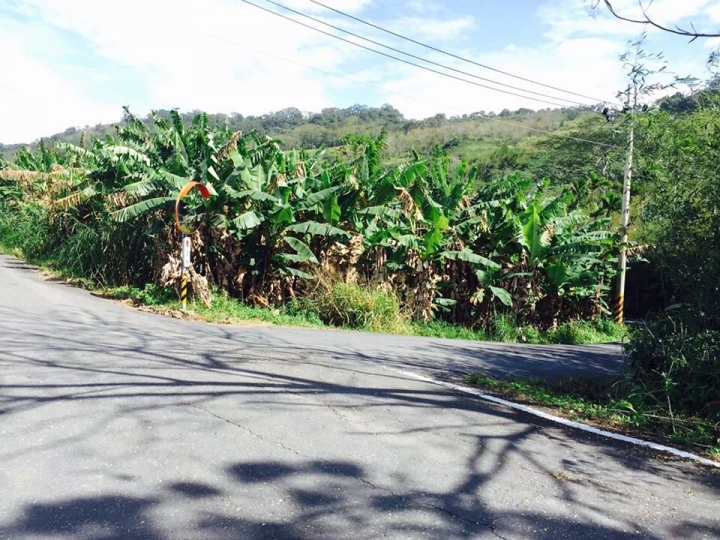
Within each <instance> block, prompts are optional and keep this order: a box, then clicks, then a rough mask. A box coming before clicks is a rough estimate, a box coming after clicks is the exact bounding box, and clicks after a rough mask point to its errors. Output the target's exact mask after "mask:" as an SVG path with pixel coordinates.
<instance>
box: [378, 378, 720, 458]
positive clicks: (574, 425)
mask: <svg viewBox="0 0 720 540" xmlns="http://www.w3.org/2000/svg"><path fill="white" fill-rule="evenodd" d="M383 367H384V368H385V369H387V370H389V371H394V372H395V373H399V374H401V375H405V376H406V377H412V378H413V379H417V380H419V381H423V382H426V383H430V384H434V385H437V386H444V387H445V388H450V389H451V390H456V391H458V392H462V393H464V394H470V395H472V396H475V397H478V398H480V399H483V400H486V401H491V402H493V403H497V404H499V405H504V406H505V407H509V408H511V409H515V410H516V411H522V412H524V413H528V414H531V415H533V416H538V417H540V418H543V419H545V420H549V421H551V422H555V423H558V424H562V425H564V426H567V427H571V428H574V429H579V430H581V431H586V432H588V433H593V434H595V435H600V436H602V437H607V438H608V439H614V440H616V441H623V442H626V443H630V444H634V445H637V446H645V447H647V448H652V449H653V450H657V451H658V452H665V453H667V454H672V455H673V456H677V457H680V458H684V459H689V460H692V461H695V462H697V463H702V464H703V465H708V466H710V467H717V468H720V463H718V462H717V461H713V460H711V459H707V458H704V457H702V456H698V455H696V454H691V453H690V452H683V451H682V450H678V449H676V448H672V447H670V446H664V445H662V444H657V443H654V442H649V441H643V440H642V439H635V438H634V437H627V436H625V435H620V434H619V433H612V432H610V431H605V430H602V429H598V428H594V427H592V426H588V425H585V424H581V423H579V422H573V421H572V420H568V419H566V418H561V417H559V416H554V415H552V414H548V413H544V412H542V411H538V410H537V409H533V408H531V407H527V406H525V405H520V404H519V403H513V402H512V401H507V400H505V399H501V398H499V397H495V396H491V395H488V394H484V393H482V392H480V391H479V390H475V389H474V388H469V387H467V386H462V385H459V384H455V383H449V382H445V381H440V380H437V379H433V378H431V377H425V376H424V375H418V374H417V373H412V372H410V371H404V370H401V369H396V368H392V367H388V366H383Z"/></svg>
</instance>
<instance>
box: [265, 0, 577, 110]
mask: <svg viewBox="0 0 720 540" xmlns="http://www.w3.org/2000/svg"><path fill="white" fill-rule="evenodd" d="M265 1H266V2H267V3H269V4H272V5H274V6H277V7H279V8H282V9H285V10H287V11H290V12H291V13H295V14H296V15H300V16H301V17H304V18H305V19H309V20H311V21H314V22H316V23H320V24H322V25H325V26H327V27H329V28H332V29H334V30H337V31H339V32H343V33H345V34H347V35H350V36H353V37H356V38H358V39H362V40H363V41H367V42H368V43H372V44H373V45H377V46H379V47H383V48H384V49H388V50H390V51H393V52H396V53H400V54H403V55H405V56H407V57H410V58H413V59H415V60H420V61H421V62H426V63H428V64H431V65H433V66H437V67H440V68H442V69H446V70H448V71H453V72H455V73H460V74H461V75H466V76H468V77H472V78H474V79H478V80H480V81H485V82H489V83H492V84H497V85H499V86H504V87H506V88H511V89H513V90H519V91H520V92H525V93H527V94H533V95H536V96H541V97H546V98H550V99H554V100H559V101H565V102H567V103H572V104H573V105H574V106H577V105H580V106H582V107H588V105H587V104H586V103H582V102H580V101H575V100H572V99H566V98H563V97H558V96H551V95H549V94H543V93H542V92H535V91H534V90H528V89H526V88H522V87H519V86H513V85H511V84H507V83H504V82H500V81H496V80H493V79H488V78H486V77H481V76H480V75H476V74H475V73H470V72H468V71H463V70H461V69H456V68H454V67H451V66H448V65H445V64H441V63H440V62H435V61H433V60H428V59H427V58H423V57H422V56H417V55H415V54H412V53H409V52H406V51H403V50H401V49H398V48H396V47H393V46H391V45H387V44H385V43H382V42H379V41H375V40H374V39H370V38H368V37H365V36H362V35H360V34H356V33H354V32H351V31H350V30H346V29H344V28H342V27H339V26H335V25H333V24H330V23H328V22H325V21H323V20H322V19H318V18H317V17H313V16H312V15H308V14H307V13H303V12H302V11H298V10H296V9H293V8H291V7H288V6H285V5H283V4H281V3H280V2H276V1H275V0H265ZM565 107H566V108H569V107H567V106H565ZM574 108H578V107H574Z"/></svg>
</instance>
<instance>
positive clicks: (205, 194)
mask: <svg viewBox="0 0 720 540" xmlns="http://www.w3.org/2000/svg"><path fill="white" fill-rule="evenodd" d="M194 187H196V188H197V189H198V191H199V192H200V195H202V196H203V198H205V199H209V198H210V191H208V188H207V186H205V184H201V183H200V182H188V183H187V184H185V186H183V188H182V189H181V190H180V193H178V196H177V200H176V201H175V225H176V226H177V228H178V230H179V231H180V232H182V233H184V234H192V233H193V232H194V231H193V230H192V229H188V228H186V227H184V226H183V225H182V223H180V201H181V200H182V199H184V198H185V196H187V194H188V193H190V191H191V190H192V189H193V188H194Z"/></svg>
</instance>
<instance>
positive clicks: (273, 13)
mask: <svg viewBox="0 0 720 540" xmlns="http://www.w3.org/2000/svg"><path fill="white" fill-rule="evenodd" d="M240 1H241V2H244V3H245V4H248V5H250V6H253V7H256V8H258V9H261V10H263V11H266V12H268V13H271V14H272V15H275V16H277V17H282V18H283V19H286V20H288V21H291V22H294V23H295V24H299V25H300V26H304V27H306V28H309V29H311V30H314V31H316V32H320V33H321V34H325V35H326V36H330V37H332V38H335V39H338V40H340V41H344V42H345V43H349V44H350V45H354V46H355V47H360V48H361V49H365V50H367V51H370V52H374V53H375V54H379V55H381V56H385V57H387V58H392V59H393V60H397V61H398V62H402V63H403V64H408V65H410V66H415V67H417V68H420V69H424V70H425V71H429V72H431V73H436V74H438V75H442V76H444V77H449V78H451V79H455V80H457V81H462V82H464V83H467V84H472V85H474V86H479V87H480V88H487V89H489V90H494V91H496V92H501V93H503V94H508V95H511V96H516V97H521V98H524V99H530V100H532V101H538V102H540V103H546V104H548V105H555V106H556V107H561V108H568V107H567V106H566V105H563V104H562V103H557V102H554V101H548V100H545V99H540V98H534V97H531V96H524V95H522V94H516V93H515V92H509V91H507V90H502V89H500V88H493V87H492V86H487V85H486V84H481V83H478V82H475V81H468V80H467V79H463V78H462V77H458V76H456V75H451V74H450V73H445V72H442V71H438V70H437V69H433V68H430V67H427V66H423V65H420V64H416V63H414V62H410V61H409V60H405V59H403V58H398V57H397V56H393V55H391V54H387V53H384V52H382V51H378V50H377V49H373V48H372V47H366V46H365V45H361V44H360V43H355V42H354V41H350V40H349V39H345V38H343V37H340V36H337V35H335V34H332V33H330V32H326V31H325V30H321V29H320V28H316V27H314V26H311V25H309V24H305V23H304V22H302V21H298V20H297V19H293V18H292V17H288V16H287V15H283V14H282V13H278V12H277V11H273V10H272V9H269V8H266V7H263V6H259V5H257V4H255V3H253V2H250V0H240Z"/></svg>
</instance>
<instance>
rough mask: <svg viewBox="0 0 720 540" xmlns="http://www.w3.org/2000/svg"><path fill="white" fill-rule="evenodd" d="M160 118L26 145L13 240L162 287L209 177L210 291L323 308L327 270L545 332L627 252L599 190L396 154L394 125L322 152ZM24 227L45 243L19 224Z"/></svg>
mask: <svg viewBox="0 0 720 540" xmlns="http://www.w3.org/2000/svg"><path fill="white" fill-rule="evenodd" d="M153 122H154V124H153V126H152V129H151V127H150V126H148V125H146V124H145V123H144V122H142V121H140V120H139V119H137V118H135V117H133V116H132V115H131V114H130V113H129V112H128V113H126V119H125V123H124V125H123V126H122V127H120V128H119V130H118V137H117V139H106V140H103V141H100V140H96V141H95V142H94V143H93V144H92V146H91V147H90V148H83V147H79V146H74V145H69V144H65V143H57V144H56V145H55V147H54V148H53V149H52V150H49V149H47V148H45V147H44V146H41V147H39V148H38V151H37V152H36V153H35V154H30V153H29V152H26V151H21V152H19V153H18V155H17V156H16V158H15V162H14V164H13V167H12V168H8V169H6V171H4V174H3V176H4V178H6V179H8V180H9V182H10V184H9V185H10V186H14V187H13V188H12V189H15V190H16V193H19V195H17V196H16V197H8V198H6V201H7V202H6V205H7V206H8V208H9V209H10V210H11V211H10V212H8V214H7V215H8V217H7V218H6V223H5V229H6V230H7V231H8V232H7V233H6V235H5V236H6V238H8V237H10V236H11V235H12V234H16V235H19V237H18V241H19V242H20V243H21V244H22V245H21V247H22V248H23V250H24V251H25V252H26V253H27V254H28V255H30V256H33V255H36V254H43V253H44V254H52V255H53V257H54V258H55V259H56V260H57V262H58V263H59V264H60V265H61V266H62V267H64V268H67V269H69V270H70V271H72V272H73V273H75V274H78V275H84V276H90V277H92V278H93V279H95V280H96V281H98V282H100V283H107V284H122V285H125V284H127V285H136V286H143V285H144V284H145V283H147V282H159V281H161V278H162V275H163V274H166V275H167V274H168V273H169V274H173V272H175V274H174V275H176V274H177V272H176V269H173V268H172V266H173V265H177V260H176V259H175V258H174V257H173V254H174V252H175V251H176V246H177V240H178V239H177V233H176V232H175V230H174V228H173V226H172V220H171V215H170V213H169V212H167V211H166V210H165V209H166V208H167V207H168V206H169V205H170V204H171V203H172V202H173V201H174V199H175V194H176V193H177V191H178V190H179V189H180V187H181V186H182V185H184V184H185V183H186V182H187V181H188V180H189V179H197V180H201V181H202V182H204V183H205V184H207V185H208V186H210V187H211V190H212V192H213V197H211V198H210V199H208V200H203V199H190V201H189V203H188V206H189V208H188V209H187V210H188V211H187V213H188V214H189V215H191V216H194V219H195V221H196V222H197V223H196V225H197V226H198V227H199V228H198V232H197V233H196V234H195V237H194V240H195V245H196V246H197V247H198V248H199V249H197V252H196V254H195V266H196V268H200V269H202V272H201V274H203V276H204V277H201V276H199V275H196V276H195V277H197V279H196V280H194V282H193V285H194V286H195V287H196V288H207V287H206V285H205V280H207V281H208V282H209V286H217V287H219V288H220V289H222V290H224V291H226V292H228V293H229V294H230V295H231V296H234V297H238V298H241V299H244V300H246V301H248V302H250V303H253V304H259V305H264V306H268V305H275V306H279V305H284V304H285V303H287V302H288V301H289V300H290V299H293V298H295V297H297V296H310V297H312V298H314V299H315V300H316V302H317V303H318V306H319V307H320V308H322V306H323V305H324V303H323V299H324V298H325V297H326V296H327V293H323V291H322V287H321V288H318V287H317V286H316V285H315V283H321V284H322V283H326V282H330V283H331V285H330V290H331V291H335V290H336V289H335V288H334V287H335V286H334V285H332V284H334V283H337V282H342V283H362V284H369V285H370V286H371V287H373V288H385V289H387V290H388V291H392V293H393V295H394V296H395V297H396V298H397V301H398V302H399V303H400V304H401V305H402V306H403V310H404V312H405V313H406V314H407V315H408V316H409V317H410V318H412V319H416V320H429V319H431V318H433V317H435V316H436V315H439V316H441V317H442V318H444V319H445V320H448V321H450V322H456V323H462V324H466V325H469V326H473V327H479V328H487V327H488V325H489V324H491V321H492V317H493V314H494V313H495V312H497V311H502V312H505V313H508V314H512V315H513V316H514V317H515V318H516V319H517V320H518V321H519V322H522V323H525V324H535V325H538V326H540V327H549V326H554V325H555V324H556V323H558V322H563V321H568V320H573V319H577V318H579V317H583V318H587V319H595V318H598V317H599V316H600V315H602V314H603V313H604V312H607V302H606V300H607V295H606V294H605V293H606V291H607V290H608V289H609V283H610V280H611V279H612V276H613V274H614V270H613V257H614V250H615V249H616V248H615V244H614V240H613V235H612V233H611V231H610V229H609V218H607V217H604V216H595V217H593V216H590V215H589V214H588V213H587V212H586V211H585V210H584V207H587V198H588V197H587V194H586V193H584V194H583V195H582V196H578V195H576V194H573V193H572V190H571V189H569V187H567V186H561V185H551V183H550V182H549V181H548V180H540V181H535V180H532V179H530V178H529V177H527V176H521V175H508V176H504V177H500V178H497V179H494V180H492V181H489V182H485V181H482V180H481V179H480V178H479V173H478V168H477V167H475V166H472V165H470V164H469V163H466V162H462V163H460V164H458V166H455V167H453V166H452V165H451V163H450V160H449V159H448V157H447V156H446V155H445V154H444V153H443V152H442V151H441V150H440V149H436V150H435V152H434V153H433V154H432V155H431V156H429V157H427V158H425V159H422V158H420V157H419V156H416V157H414V158H413V159H411V160H409V161H408V162H406V163H404V164H402V165H398V166H385V165H384V164H383V152H384V150H385V147H386V138H385V135H384V134H381V135H380V136H378V137H365V136H357V137H354V138H352V139H351V140H350V141H348V143H347V145H346V146H347V147H348V148H347V151H348V153H350V154H352V157H349V158H345V159H343V158H339V157H335V158H329V159H324V158H323V155H322V152H308V151H299V152H298V151H283V150H282V149H281V148H280V145H279V144H278V142H277V141H275V140H272V139H269V138H264V137H261V136H260V135H258V134H256V133H254V132H253V133H249V134H246V135H242V134H240V133H239V132H234V133H233V132H231V131H230V130H228V129H226V128H221V127H212V126H211V125H210V123H209V119H208V118H207V117H206V116H205V115H199V116H197V117H196V118H195V119H194V120H193V123H192V124H191V125H190V126H186V125H185V124H184V123H183V121H182V119H181V118H180V117H179V115H176V114H172V115H171V120H170V121H168V120H166V119H165V118H163V117H161V116H159V115H156V116H155V117H154V120H153ZM9 189H10V188H9ZM13 220H14V221H13ZM25 229H33V230H34V231H36V232H35V233H34V236H35V237H36V240H37V242H35V243H33V244H32V245H28V244H27V241H28V240H29V239H30V238H31V237H32V236H33V235H26V234H23V233H20V232H15V233H12V232H10V231H23V230H25ZM7 241H8V240H6V242H7ZM168 265H169V266H168ZM163 270H164V271H163ZM318 276H319V277H321V278H322V279H319V280H318V279H313V278H315V277H318ZM165 281H167V279H165ZM324 313H326V315H325V319H326V322H328V323H334V322H338V321H339V320H340V319H342V317H344V316H347V315H346V314H343V315H338V317H339V318H338V319H337V320H336V319H335V318H334V316H333V315H331V314H330V313H329V311H328V310H325V311H324ZM346 323H347V324H353V323H352V322H351V321H347V322H346Z"/></svg>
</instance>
